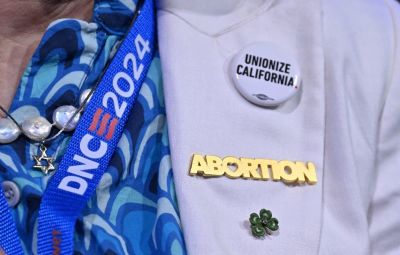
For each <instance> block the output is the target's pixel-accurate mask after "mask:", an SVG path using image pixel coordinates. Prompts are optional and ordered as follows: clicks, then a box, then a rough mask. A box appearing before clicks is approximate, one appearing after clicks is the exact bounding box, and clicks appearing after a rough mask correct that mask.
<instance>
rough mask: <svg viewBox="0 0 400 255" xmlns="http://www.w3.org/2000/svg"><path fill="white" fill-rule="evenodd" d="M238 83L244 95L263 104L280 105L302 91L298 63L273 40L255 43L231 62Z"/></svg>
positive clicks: (237, 86)
mask: <svg viewBox="0 0 400 255" xmlns="http://www.w3.org/2000/svg"><path fill="white" fill-rule="evenodd" d="M231 72H232V74H234V75H233V80H234V84H235V86H236V89H237V90H238V91H239V92H240V94H241V95H242V96H243V97H245V98H246V99H247V100H249V101H250V102H252V103H254V104H257V105H261V106H277V105H279V104H281V103H283V102H285V101H287V100H289V99H290V98H291V97H293V96H294V95H295V94H296V93H297V92H298V91H299V90H300V70H299V67H298V64H297V62H296V61H295V60H294V59H292V58H291V57H290V56H288V54H287V53H286V52H285V51H283V50H282V49H280V48H279V47H277V46H276V45H273V44H271V43H266V42H263V43H256V44H251V45H249V46H247V47H245V48H244V49H242V50H241V51H240V52H238V53H237V54H236V56H235V57H234V58H233V61H232V63H231Z"/></svg>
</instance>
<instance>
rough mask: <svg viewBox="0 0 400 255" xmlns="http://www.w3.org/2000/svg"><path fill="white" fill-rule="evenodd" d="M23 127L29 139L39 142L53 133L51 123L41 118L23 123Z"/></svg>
mask: <svg viewBox="0 0 400 255" xmlns="http://www.w3.org/2000/svg"><path fill="white" fill-rule="evenodd" d="M21 126H22V130H23V132H24V134H25V135H26V136H27V137H29V138H30V139H32V140H34V141H38V142H39V141H42V140H43V139H45V138H46V137H48V136H49V134H50V131H51V124H50V122H48V121H47V120H46V119H45V118H43V117H41V116H39V117H35V118H33V119H27V120H25V121H24V122H22V125H21Z"/></svg>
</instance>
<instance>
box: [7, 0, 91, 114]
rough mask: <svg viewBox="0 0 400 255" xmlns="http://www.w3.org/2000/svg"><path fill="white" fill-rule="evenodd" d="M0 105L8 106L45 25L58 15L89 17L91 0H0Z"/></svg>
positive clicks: (79, 17)
mask: <svg viewBox="0 0 400 255" xmlns="http://www.w3.org/2000/svg"><path fill="white" fill-rule="evenodd" d="M0 3H1V8H0V91H1V93H0V105H1V106H3V107H4V108H6V109H8V108H9V107H10V105H11V103H12V100H13V98H14V95H15V92H16V89H17V87H18V83H19V79H20V77H21V75H22V73H23V71H24V69H25V67H26V65H27V64H28V61H29V60H30V58H31V56H32V54H33V52H34V51H35V48H36V47H37V45H38V43H39V41H40V39H41V37H42V35H43V32H44V31H45V30H46V27H47V26H48V25H49V24H50V23H51V22H52V21H54V20H56V19H59V18H77V19H82V20H89V19H90V18H91V14H92V10H93V0H69V1H67V0H30V1H21V0H0Z"/></svg>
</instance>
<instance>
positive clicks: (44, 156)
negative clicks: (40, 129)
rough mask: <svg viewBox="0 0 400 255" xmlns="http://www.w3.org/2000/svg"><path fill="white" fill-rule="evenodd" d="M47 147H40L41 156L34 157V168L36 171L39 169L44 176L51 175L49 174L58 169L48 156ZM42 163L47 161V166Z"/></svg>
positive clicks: (42, 145)
mask: <svg viewBox="0 0 400 255" xmlns="http://www.w3.org/2000/svg"><path fill="white" fill-rule="evenodd" d="M46 150H47V148H46V146H44V144H41V145H40V152H41V155H40V156H39V155H34V156H33V159H34V160H35V165H34V166H33V168H35V169H39V170H40V171H42V172H43V173H44V174H49V172H52V171H54V170H55V169H56V168H55V167H54V165H53V160H54V159H53V158H52V157H49V156H47V154H46ZM42 161H45V162H46V163H45V164H42Z"/></svg>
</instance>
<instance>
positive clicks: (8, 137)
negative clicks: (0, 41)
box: [0, 118, 21, 143]
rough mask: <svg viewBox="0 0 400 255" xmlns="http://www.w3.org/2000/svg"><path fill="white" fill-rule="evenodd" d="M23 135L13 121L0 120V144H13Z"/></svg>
mask: <svg viewBox="0 0 400 255" xmlns="http://www.w3.org/2000/svg"><path fill="white" fill-rule="evenodd" d="M20 134H21V130H20V129H19V128H18V126H17V124H15V123H14V121H12V120H11V119H8V118H1V119H0V143H11V142H13V141H15V140H16V139H17V138H18V136H19V135H20Z"/></svg>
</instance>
